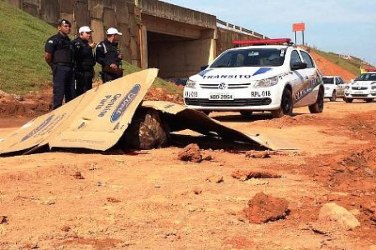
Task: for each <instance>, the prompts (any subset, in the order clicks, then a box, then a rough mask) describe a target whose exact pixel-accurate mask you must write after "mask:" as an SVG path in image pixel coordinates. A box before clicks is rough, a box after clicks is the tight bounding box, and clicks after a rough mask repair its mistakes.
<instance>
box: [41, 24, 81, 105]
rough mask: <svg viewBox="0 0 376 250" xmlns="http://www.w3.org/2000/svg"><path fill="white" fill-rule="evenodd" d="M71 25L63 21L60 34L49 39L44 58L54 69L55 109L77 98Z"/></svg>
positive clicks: (60, 25) (59, 27)
mask: <svg viewBox="0 0 376 250" xmlns="http://www.w3.org/2000/svg"><path fill="white" fill-rule="evenodd" d="M71 26H72V25H71V23H70V22H69V21H68V20H66V19H62V20H60V21H59V23H58V27H57V28H58V33H57V34H56V35H54V36H51V37H50V38H48V39H47V42H46V44H45V49H44V50H45V54H44V58H45V60H46V62H47V63H48V65H49V66H50V67H51V69H52V75H53V79H52V81H53V109H56V108H58V107H60V106H61V105H62V104H63V100H64V98H65V102H66V103H67V102H69V101H70V100H72V99H73V98H74V97H75V89H74V79H73V77H74V76H73V45H72V43H71V40H70V38H69V36H68V35H69V34H70V32H71Z"/></svg>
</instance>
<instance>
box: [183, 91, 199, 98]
mask: <svg viewBox="0 0 376 250" xmlns="http://www.w3.org/2000/svg"><path fill="white" fill-rule="evenodd" d="M197 96H198V93H197V91H186V92H184V97H186V98H197Z"/></svg>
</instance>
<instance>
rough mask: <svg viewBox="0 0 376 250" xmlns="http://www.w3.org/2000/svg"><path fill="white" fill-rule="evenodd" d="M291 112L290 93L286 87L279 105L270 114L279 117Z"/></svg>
mask: <svg viewBox="0 0 376 250" xmlns="http://www.w3.org/2000/svg"><path fill="white" fill-rule="evenodd" d="M291 114H292V94H291V91H290V90H289V89H287V88H285V89H284V90H283V93H282V100H281V107H280V108H279V109H277V110H273V111H272V116H273V117H274V118H279V117H282V116H284V115H291Z"/></svg>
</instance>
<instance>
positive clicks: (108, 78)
mask: <svg viewBox="0 0 376 250" xmlns="http://www.w3.org/2000/svg"><path fill="white" fill-rule="evenodd" d="M101 76H102V81H103V83H106V82H111V81H113V80H115V79H118V78H119V77H118V76H115V75H113V74H110V73H107V72H103V71H102V72H101Z"/></svg>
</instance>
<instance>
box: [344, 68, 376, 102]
mask: <svg viewBox="0 0 376 250" xmlns="http://www.w3.org/2000/svg"><path fill="white" fill-rule="evenodd" d="M374 98H376V72H368V73H363V74H361V75H360V76H359V77H358V78H356V79H355V80H354V81H353V82H352V83H351V84H350V85H349V86H348V87H347V88H346V90H345V96H344V97H343V100H344V101H345V102H347V103H349V102H352V101H353V100H354V99H363V100H364V101H366V102H372V101H373V99H374Z"/></svg>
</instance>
